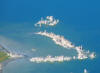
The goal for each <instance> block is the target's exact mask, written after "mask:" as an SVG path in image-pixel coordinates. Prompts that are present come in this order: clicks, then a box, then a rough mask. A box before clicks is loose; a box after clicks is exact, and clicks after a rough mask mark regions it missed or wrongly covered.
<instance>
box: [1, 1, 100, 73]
mask: <svg viewBox="0 0 100 73" xmlns="http://www.w3.org/2000/svg"><path fill="white" fill-rule="evenodd" d="M99 3H100V1H99V0H95V1H93V0H83V1H82V0H69V1H68V0H0V43H1V44H3V45H5V46H6V47H7V48H8V49H9V50H11V51H13V52H18V53H21V54H27V55H29V56H31V57H33V56H46V55H48V54H52V55H69V54H70V55H71V53H72V51H65V49H64V48H62V47H60V46H57V45H56V44H54V42H53V41H51V40H50V39H48V38H45V37H41V36H37V35H34V34H33V33H34V32H37V31H43V30H47V31H48V32H54V33H56V34H60V35H63V36H64V37H65V38H67V39H68V40H70V41H71V42H73V43H74V44H76V45H83V47H84V49H86V50H90V51H94V52H95V53H96V55H97V56H96V58H95V59H93V60H89V59H88V60H83V61H79V60H75V61H70V62H63V63H40V64H37V63H31V62H29V60H28V59H19V60H16V61H13V62H10V63H9V64H8V65H7V66H6V67H4V70H3V73H70V72H72V73H83V70H84V68H86V69H87V70H88V72H89V73H100V70H99V64H100V4H99ZM46 16H54V17H55V18H57V19H59V20H60V23H59V24H57V26H55V27H43V28H38V27H34V24H35V23H36V22H37V21H38V20H39V19H40V18H41V17H46ZM32 48H36V52H32V51H31V49H32ZM55 52H56V53H55Z"/></svg>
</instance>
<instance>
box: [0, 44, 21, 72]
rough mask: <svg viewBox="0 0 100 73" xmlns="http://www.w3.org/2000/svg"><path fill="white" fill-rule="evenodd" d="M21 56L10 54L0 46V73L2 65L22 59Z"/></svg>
mask: <svg viewBox="0 0 100 73" xmlns="http://www.w3.org/2000/svg"><path fill="white" fill-rule="evenodd" d="M22 57H23V56H22V55H18V54H15V53H12V52H10V51H9V50H8V49H7V48H5V47H4V46H2V45H0V73H2V68H3V66H4V64H7V63H8V62H9V61H11V60H15V59H17V58H22Z"/></svg>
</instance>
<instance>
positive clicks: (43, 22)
mask: <svg viewBox="0 0 100 73" xmlns="http://www.w3.org/2000/svg"><path fill="white" fill-rule="evenodd" d="M58 22H59V20H58V19H55V18H54V17H53V16H47V17H46V19H44V18H41V20H40V21H38V22H37V23H36V24H35V26H39V27H41V26H42V25H47V26H55V25H56V24H58Z"/></svg>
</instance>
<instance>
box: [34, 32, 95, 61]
mask: <svg viewBox="0 0 100 73" xmlns="http://www.w3.org/2000/svg"><path fill="white" fill-rule="evenodd" d="M35 34H38V35H42V36H46V37H49V38H51V39H52V40H53V41H54V42H55V44H57V45H59V46H62V47H64V48H67V49H74V50H76V52H77V53H78V55H77V58H78V59H87V58H91V59H93V58H95V53H94V52H92V53H91V52H90V51H89V50H88V51H85V50H83V48H82V46H75V45H73V44H72V42H70V41H69V40H67V39H65V38H64V36H61V35H56V34H54V33H52V32H51V33H48V32H46V31H44V32H41V31H40V32H37V33H35Z"/></svg>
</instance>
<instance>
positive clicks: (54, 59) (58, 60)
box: [30, 55, 75, 63]
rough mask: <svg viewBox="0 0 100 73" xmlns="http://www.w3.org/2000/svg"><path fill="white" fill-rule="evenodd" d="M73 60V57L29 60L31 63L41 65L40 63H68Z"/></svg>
mask: <svg viewBox="0 0 100 73" xmlns="http://www.w3.org/2000/svg"><path fill="white" fill-rule="evenodd" d="M72 59H75V56H74V57H67V56H66V57H64V56H55V57H52V56H50V55H49V56H46V57H33V58H31V59H30V61H31V62H36V63H41V62H63V61H70V60H72Z"/></svg>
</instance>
